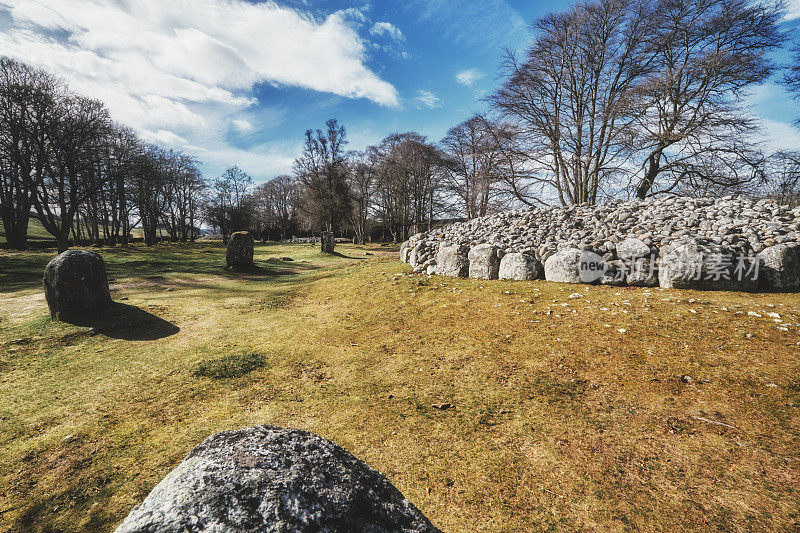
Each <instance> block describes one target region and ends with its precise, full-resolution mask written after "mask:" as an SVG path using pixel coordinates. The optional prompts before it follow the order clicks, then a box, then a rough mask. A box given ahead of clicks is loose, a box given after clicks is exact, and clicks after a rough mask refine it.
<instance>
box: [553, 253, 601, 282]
mask: <svg viewBox="0 0 800 533" xmlns="http://www.w3.org/2000/svg"><path fill="white" fill-rule="evenodd" d="M607 269H608V266H607V265H606V263H605V261H604V260H603V258H602V257H601V256H599V255H597V254H596V253H594V252H592V251H590V250H579V249H577V248H567V249H564V250H561V251H560V252H556V253H555V254H553V255H551V256H550V257H548V258H547V261H545V263H544V277H545V279H546V280H547V281H558V282H561V283H593V282H595V281H599V280H601V279H602V278H603V276H604V275H605V273H606V270H607Z"/></svg>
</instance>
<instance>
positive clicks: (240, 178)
mask: <svg viewBox="0 0 800 533" xmlns="http://www.w3.org/2000/svg"><path fill="white" fill-rule="evenodd" d="M252 186H253V178H251V177H250V175H249V174H247V173H246V172H245V171H243V170H242V169H240V168H239V167H237V166H234V167H231V168H229V169H228V170H226V171H225V172H224V173H223V174H222V176H220V177H219V178H218V179H217V180H216V181H215V182H214V187H213V195H212V199H211V203H210V207H209V210H210V212H211V213H212V214H211V217H210V218H211V221H212V223H213V224H214V226H216V227H217V228H219V230H220V232H221V233H222V241H223V242H228V237H230V235H231V234H232V233H233V232H235V231H241V230H247V229H249V228H250V225H251V222H252V217H253V205H252V198H251V196H250V194H249V193H250V188H251V187H252Z"/></svg>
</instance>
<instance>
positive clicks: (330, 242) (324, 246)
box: [320, 231, 336, 254]
mask: <svg viewBox="0 0 800 533" xmlns="http://www.w3.org/2000/svg"><path fill="white" fill-rule="evenodd" d="M335 243H336V241H335V240H334V239H333V232H332V231H323V232H322V239H321V244H320V250H321V251H322V253H324V254H332V253H333V249H334V248H335V246H336V244H335Z"/></svg>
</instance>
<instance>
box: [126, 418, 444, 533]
mask: <svg viewBox="0 0 800 533" xmlns="http://www.w3.org/2000/svg"><path fill="white" fill-rule="evenodd" d="M156 531H157V532H179V531H180V532H185V531H282V532H283V531H287V532H288V531H331V532H337V531H369V532H383V531H387V532H388V531H405V532H422V531H426V532H427V531H430V532H434V531H438V530H437V529H436V528H435V527H434V526H433V525H432V524H431V523H430V521H429V520H428V519H427V518H425V516H424V515H423V514H422V513H421V512H420V511H419V510H418V509H417V508H416V507H414V505H413V504H412V503H411V502H409V501H408V500H407V499H405V498H404V497H403V495H402V494H401V493H400V491H398V490H397V489H396V488H395V487H394V486H393V485H392V484H391V483H390V482H389V481H388V480H387V479H386V478H385V477H384V476H382V475H381V474H380V473H378V472H376V471H375V470H373V469H372V468H370V467H369V466H367V465H366V464H364V463H363V462H361V461H359V460H358V459H356V458H355V457H354V456H353V455H351V454H350V453H349V452H347V451H346V450H345V449H343V448H341V447H340V446H337V445H336V444H334V443H332V442H330V441H328V440H326V439H323V438H321V437H318V436H316V435H314V434H312V433H309V432H307V431H302V430H297V429H282V428H276V427H272V426H258V427H252V428H245V429H240V430H235V431H223V432H221V433H217V434H216V435H213V436H211V437H209V438H208V439H206V440H205V441H204V442H203V443H202V444H200V445H199V446H197V447H196V448H195V449H194V450H192V452H191V453H190V454H189V455H188V456H187V457H186V459H184V460H183V462H182V463H181V464H179V465H178V466H177V467H176V468H175V469H174V470H173V471H172V472H170V473H169V474H168V475H167V477H165V478H164V479H163V480H162V481H161V483H159V484H158V485H157V486H156V487H155V488H154V489H153V491H152V492H151V493H150V494H149V495H148V496H147V497H146V498H145V500H144V502H142V504H141V505H139V506H137V507H136V508H135V509H134V510H133V511H132V512H131V513H130V514H129V515H128V517H127V518H126V519H125V520H124V521H123V522H122V524H121V525H120V526H119V527H118V528H117V533H131V532H156Z"/></svg>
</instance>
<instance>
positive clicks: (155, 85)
mask: <svg viewBox="0 0 800 533" xmlns="http://www.w3.org/2000/svg"><path fill="white" fill-rule="evenodd" d="M3 11H6V17H7V18H10V21H9V24H8V25H7V26H6V28H5V30H4V31H3V33H0V50H2V51H3V53H4V54H6V55H10V56H13V57H17V58H19V59H21V60H23V61H26V62H30V63H33V64H36V65H38V66H42V67H44V68H46V69H47V70H49V71H51V72H54V73H56V74H58V75H60V76H62V77H63V78H65V79H66V80H67V81H68V82H69V83H70V85H71V86H72V88H73V89H74V90H76V91H78V92H81V93H84V94H87V95H89V96H92V97H96V98H100V99H102V100H103V101H105V102H106V104H107V105H108V106H109V109H110V110H111V112H112V115H113V116H114V117H115V118H116V119H117V120H119V121H121V122H124V123H126V124H129V125H131V126H133V127H135V128H137V129H139V130H140V131H151V132H157V131H159V130H160V129H170V128H172V129H176V130H179V131H181V130H191V129H197V128H204V127H207V120H206V119H204V118H203V116H202V115H201V114H200V113H198V111H197V109H196V107H197V104H213V105H214V106H216V108H217V109H218V110H219V109H220V108H223V109H224V108H225V107H227V108H228V110H229V111H230V112H233V111H235V110H237V109H242V108H244V107H246V106H248V105H249V104H250V103H252V101H253V100H252V98H251V97H250V92H251V90H252V88H253V86H254V85H255V84H257V83H260V82H268V83H271V84H273V85H275V86H295V87H304V88H307V89H312V90H315V91H320V92H327V93H333V94H337V95H340V96H344V97H348V98H367V99H369V100H372V101H373V102H376V103H378V104H381V105H386V106H396V105H398V103H399V98H398V94H397V91H396V89H395V88H394V87H393V86H392V85H391V84H390V83H388V82H386V81H384V80H382V79H381V78H380V77H379V76H378V75H376V74H375V73H374V72H372V71H371V70H370V69H369V68H368V67H367V66H366V65H365V58H366V48H365V45H364V42H363V41H362V39H361V38H360V37H359V36H358V34H357V33H356V31H355V29H353V27H351V23H350V22H349V21H350V20H352V19H353V14H352V13H350V12H349V11H348V12H340V13H334V14H331V15H329V16H327V17H326V18H324V19H315V18H312V17H311V16H309V15H306V14H303V13H301V12H298V11H296V10H293V9H290V8H287V7H280V6H278V5H277V4H275V3H273V2H267V3H261V4H250V3H248V2H245V1H243V0H170V1H169V2H164V1H162V0H118V1H116V2H107V1H105V0H48V1H47V3H46V4H45V3H44V2H41V1H38V0H0V15H2V13H3Z"/></svg>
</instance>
